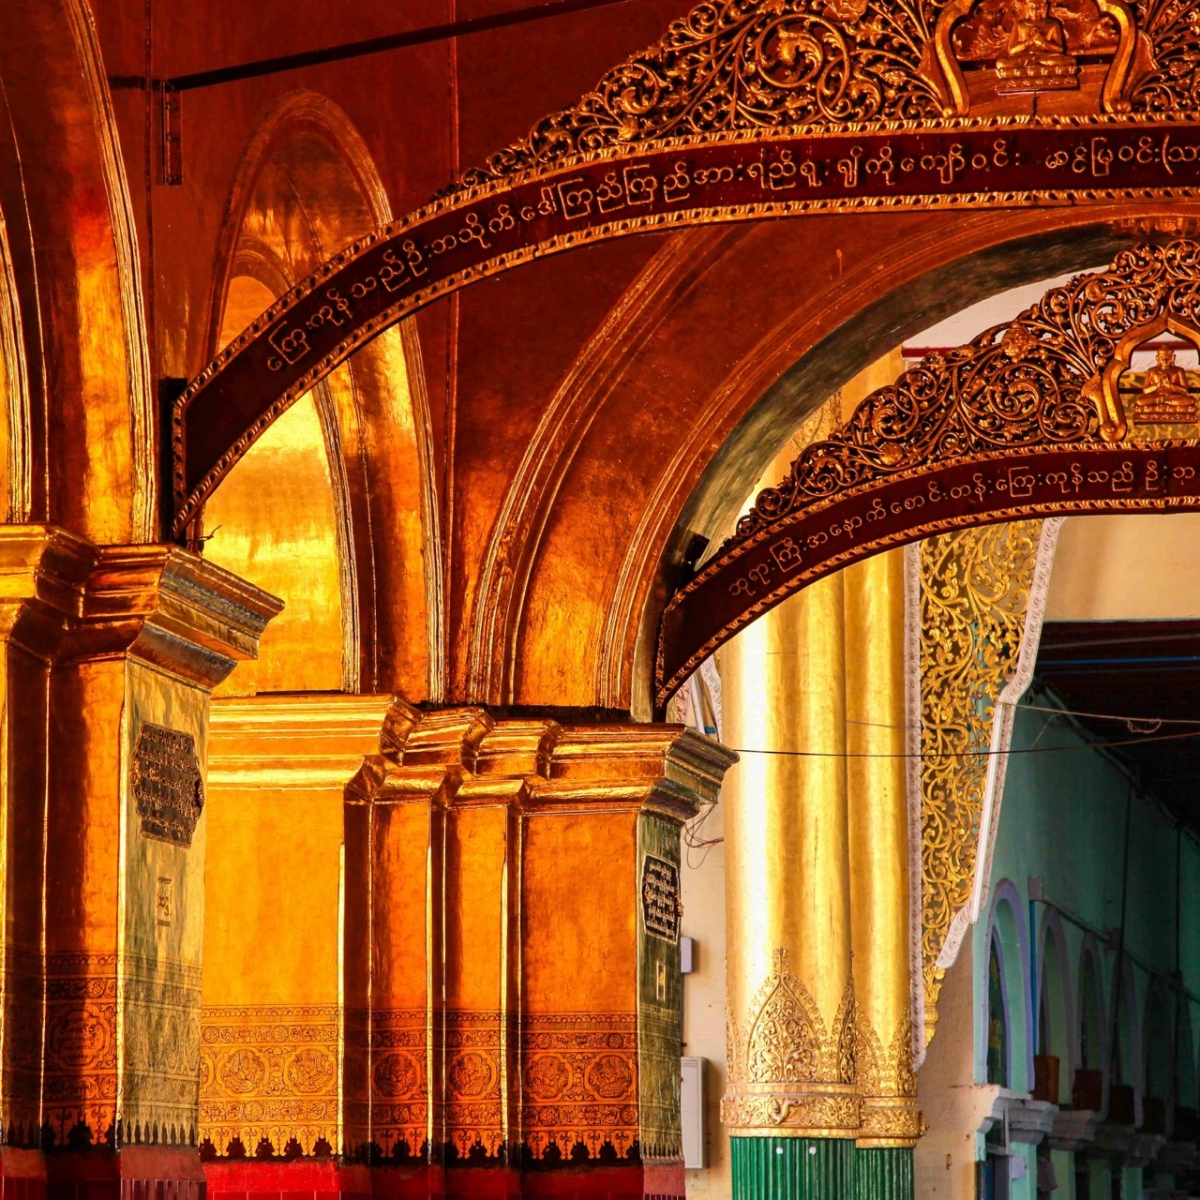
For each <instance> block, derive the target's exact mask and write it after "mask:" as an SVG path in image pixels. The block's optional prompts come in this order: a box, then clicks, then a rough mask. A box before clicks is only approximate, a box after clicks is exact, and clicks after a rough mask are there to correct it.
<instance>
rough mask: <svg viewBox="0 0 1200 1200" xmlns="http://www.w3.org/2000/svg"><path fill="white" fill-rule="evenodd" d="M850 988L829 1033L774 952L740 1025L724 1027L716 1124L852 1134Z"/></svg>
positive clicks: (850, 985)
mask: <svg viewBox="0 0 1200 1200" xmlns="http://www.w3.org/2000/svg"><path fill="white" fill-rule="evenodd" d="M856 1025H857V1016H856V1007H855V1002H854V981H853V980H852V979H850V980H847V982H846V990H845V992H844V994H843V996H842V999H841V1002H840V1003H839V1005H838V1009H837V1012H836V1014H835V1015H834V1018H833V1021H832V1022H831V1023H830V1024H829V1025H828V1026H827V1025H826V1023H825V1020H824V1019H823V1018H822V1016H821V1012H820V1009H819V1008H818V1006H817V1003H816V1001H815V1000H814V999H813V996H812V993H811V992H809V990H808V988H807V987H805V985H804V983H803V982H802V981H801V980H799V979H798V978H796V976H795V975H794V974H793V973H792V972H791V970H790V969H789V967H788V955H787V951H786V950H785V949H783V948H782V947H781V948H779V949H777V950H776V951H775V955H774V963H773V965H772V969H771V973H770V975H769V976H768V977H767V979H766V981H765V982H764V983H763V985H762V987H760V988H759V990H758V992H757V993H756V994H755V996H754V999H753V1000H752V1001H751V1003H750V1007H749V1011H748V1013H747V1015H746V1019H745V1022H744V1023H743V1024H741V1025H738V1024H737V1023H736V1022H735V1021H734V1020H733V1019H730V1020H729V1021H728V1022H727V1031H728V1032H727V1036H728V1037H729V1042H730V1046H729V1057H728V1063H729V1083H728V1091H727V1092H726V1095H725V1097H724V1099H723V1100H722V1101H721V1113H722V1118H721V1119H722V1120H723V1121H724V1122H725V1123H726V1124H728V1125H732V1126H734V1127H739V1128H750V1127H754V1128H766V1127H771V1126H777V1125H778V1126H783V1125H787V1126H794V1127H797V1128H805V1129H810V1128H811V1129H842V1130H845V1129H852V1128H854V1127H856V1126H857V1125H858V1123H859V1108H860V1106H861V1102H860V1100H859V1097H858V1094H857V1089H856V1087H855V1084H856V1081H857V1075H858V1072H857V1065H856V1055H857V1046H856V1041H857V1039H856Z"/></svg>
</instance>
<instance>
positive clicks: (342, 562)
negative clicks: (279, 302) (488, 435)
mask: <svg viewBox="0 0 1200 1200" xmlns="http://www.w3.org/2000/svg"><path fill="white" fill-rule="evenodd" d="M388 216H389V207H388V201H387V198H386V196H385V195H384V193H383V190H382V187H381V185H380V183H379V180H378V176H377V174H376V172H375V170H374V167H373V165H372V163H371V160H370V155H369V154H368V152H367V150H366V148H365V146H364V145H363V143H362V141H361V139H360V138H359V137H358V135H357V133H356V132H355V130H354V129H353V127H352V126H351V125H350V123H349V122H348V121H347V120H346V118H345V117H344V115H343V114H342V113H341V112H340V110H338V109H337V107H336V106H335V105H333V104H332V103H331V102H330V101H328V100H326V99H324V98H323V97H319V96H316V95H312V94H309V93H299V94H294V95H292V96H289V97H286V98H285V99H284V100H283V101H282V102H280V103H279V104H277V105H276V106H275V108H274V109H273V110H272V111H271V112H270V113H268V114H267V116H266V117H265V118H264V120H263V122H262V125H261V127H260V130H259V132H258V134H257V135H256V136H255V138H254V139H253V141H252V143H251V145H250V146H249V147H248V149H247V151H246V154H245V156H244V158H243V162H242V167H241V170H240V171H239V175H238V179H237V181H236V184H235V187H234V191H233V194H232V196H231V199H230V203H229V219H228V221H227V226H226V228H227V235H226V239H227V245H226V247H225V251H224V253H223V256H222V260H221V261H220V263H219V265H218V274H217V291H216V296H215V300H214V308H213V317H212V331H213V332H212V340H213V344H214V346H217V347H219V346H221V345H224V344H225V343H226V342H228V340H229V339H230V338H232V337H233V336H234V335H235V334H236V333H237V332H238V331H239V330H240V329H242V328H244V326H245V324H246V323H248V322H249V321H250V320H252V319H253V316H255V315H257V314H258V313H259V312H261V311H262V309H263V307H264V306H266V305H268V304H269V303H270V302H271V300H272V299H273V298H274V297H275V296H277V295H279V294H280V293H282V292H284V291H286V290H287V288H289V287H291V286H292V285H293V284H294V283H295V282H296V280H297V279H299V278H302V277H304V276H305V275H306V274H308V273H309V272H310V271H312V270H313V269H314V268H315V267H316V266H317V265H319V264H320V263H321V262H322V261H324V259H326V258H327V257H328V256H329V255H330V254H331V253H333V252H334V251H335V250H336V249H339V248H340V247H341V246H343V245H345V244H346V243H347V242H349V241H351V240H352V239H353V238H355V237H358V236H360V235H361V234H362V233H364V232H365V231H367V230H369V229H371V228H374V227H375V226H376V225H377V224H378V223H380V222H381V221H385V220H386V219H387V218H388ZM430 436H431V435H430V429H429V419H428V407H427V403H426V399H425V394H424V383H423V375H422V371H421V362H420V346H419V343H418V341H417V337H416V331H415V328H414V327H413V326H412V325H411V323H407V324H402V325H400V326H396V327H393V328H391V329H389V330H387V331H385V332H384V333H383V334H382V335H381V336H380V337H379V338H377V339H376V340H375V341H374V342H373V343H372V344H371V345H370V346H368V347H366V348H365V349H364V350H363V351H362V352H361V353H360V354H358V355H356V356H355V358H354V359H353V360H352V361H350V362H347V363H344V364H343V365H342V366H340V367H339V368H338V369H337V370H336V371H334V372H332V373H331V374H330V375H329V376H328V377H327V378H325V379H324V380H322V381H321V382H320V383H319V384H318V385H317V386H316V387H315V388H314V389H313V390H312V391H311V392H309V393H308V394H307V395H306V396H305V397H303V398H302V399H301V400H300V401H298V402H297V403H296V404H295V405H294V406H293V407H292V408H291V409H289V410H288V411H287V412H286V413H285V414H283V416H282V417H281V418H280V420H279V421H278V422H277V423H276V425H275V426H274V427H272V428H271V429H270V430H268V431H267V433H266V434H265V435H264V436H263V437H262V438H261V439H259V441H258V442H256V443H255V445H254V446H252V447H251V448H250V449H249V451H248V452H247V453H246V455H245V457H244V458H243V459H242V460H241V461H240V462H239V463H238V464H237V465H236V466H235V467H234V469H233V470H232V471H231V472H230V474H229V476H228V477H227V478H226V480H225V481H224V482H223V483H222V485H221V486H220V487H219V488H218V489H217V491H216V492H215V493H214V495H213V497H212V499H211V500H210V502H209V504H208V505H207V508H206V510H205V514H204V520H203V530H204V532H203V533H202V535H201V536H202V537H204V539H205V549H206V553H207V554H208V556H209V557H211V558H212V559H213V560H214V561H216V562H218V563H220V564H221V565H222V566H226V567H228V568H229V569H230V570H232V571H234V572H236V573H238V574H241V575H244V576H245V577H246V578H249V579H252V580H253V581H254V582H256V583H258V584H259V585H260V586H263V587H265V588H267V589H268V590H270V591H273V592H275V593H276V594H279V595H280V596H282V597H283V599H284V600H285V602H286V603H287V606H288V607H287V608H285V610H284V613H283V614H282V615H281V617H280V618H279V619H278V620H277V621H276V622H275V623H274V625H273V626H272V627H271V629H270V630H269V631H268V633H267V635H266V637H265V638H264V640H263V643H262V646H261V648H260V659H259V661H258V662H257V663H254V664H249V665H248V669H246V670H244V671H239V672H238V673H237V675H235V676H234V677H232V678H231V680H230V682H229V685H228V687H229V692H230V694H246V693H253V692H256V691H331V690H333V691H337V690H341V691H359V690H366V691H376V690H397V691H402V692H403V693H404V694H405V695H406V696H409V697H411V698H413V699H417V700H420V699H426V698H430V699H436V698H438V696H439V695H440V694H441V690H442V686H443V685H442V666H441V663H442V659H443V646H442V641H443V617H442V605H441V599H440V597H441V588H442V578H441V558H440V545H441V542H440V534H439V529H438V524H439V522H438V502H437V493H436V488H435V486H434V483H433V479H432V468H431V458H432V454H431V448H430ZM283 514H286V516H285V517H284V516H283ZM281 518H282V519H281Z"/></svg>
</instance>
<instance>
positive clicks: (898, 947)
mask: <svg viewBox="0 0 1200 1200" xmlns="http://www.w3.org/2000/svg"><path fill="white" fill-rule="evenodd" d="M844 576H845V584H844V586H845V596H846V750H847V752H848V753H849V755H850V756H851V757H849V758H848V759H847V762H846V792H847V809H848V812H849V825H850V854H849V861H850V919H851V929H852V939H851V940H852V943H853V947H854V991H855V998H856V999H857V1002H858V1084H859V1088H860V1090H861V1092H862V1096H863V1125H862V1129H861V1131H860V1132H859V1134H858V1144H859V1145H860V1146H886V1145H911V1144H912V1143H913V1140H914V1139H915V1138H916V1136H917V1134H918V1133H919V1132H920V1129H919V1117H918V1114H917V1110H916V1090H917V1089H916V1080H915V1078H914V1077H913V1071H912V1057H913V1023H912V991H911V987H910V983H909V882H908V861H909V855H908V795H907V786H906V762H905V757H904V755H905V751H906V749H907V746H906V740H905V736H906V725H907V720H908V716H907V713H906V711H905V669H904V664H905V659H904V637H905V632H904V631H905V624H904V553H903V551H900V550H892V551H889V552H888V553H886V554H880V555H877V556H876V557H875V558H871V559H868V560H867V561H866V562H864V563H859V564H857V565H855V566H853V567H849V568H847V570H846V571H845V572H844ZM915 718H916V714H914V719H915Z"/></svg>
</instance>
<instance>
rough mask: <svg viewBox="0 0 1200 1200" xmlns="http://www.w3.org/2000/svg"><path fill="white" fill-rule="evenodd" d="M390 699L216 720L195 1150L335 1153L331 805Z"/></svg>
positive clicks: (305, 705) (234, 706) (263, 707)
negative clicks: (198, 1146) (199, 1144)
mask: <svg viewBox="0 0 1200 1200" xmlns="http://www.w3.org/2000/svg"><path fill="white" fill-rule="evenodd" d="M390 703H391V700H390V697H386V696H384V697H379V696H343V695H308V696H303V695H301V696H286V695H285V696H272V695H260V696H256V697H253V698H245V699H242V698H230V699H218V700H215V701H214V702H213V705H212V729H211V733H210V739H209V772H208V816H207V821H208V857H207V864H206V878H207V897H206V903H205V909H204V950H205V963H206V967H205V974H204V1006H203V1009H202V1014H201V1029H202V1048H201V1075H200V1137H201V1140H202V1141H203V1142H205V1143H206V1145H205V1147H204V1149H205V1153H206V1154H212V1155H218V1156H220V1155H225V1154H227V1153H229V1150H230V1146H231V1143H233V1142H234V1140H235V1139H236V1140H237V1141H239V1142H240V1143H241V1146H242V1147H243V1149H244V1150H245V1152H246V1154H248V1155H251V1156H253V1155H254V1153H255V1152H256V1151H257V1150H258V1148H259V1146H260V1143H261V1142H262V1140H263V1139H266V1141H267V1142H269V1143H270V1146H271V1149H272V1151H273V1152H274V1153H275V1154H289V1155H291V1154H295V1153H302V1154H313V1153H314V1152H316V1151H317V1150H318V1149H319V1150H322V1151H324V1152H327V1153H333V1152H338V1151H340V1150H341V1145H342V1137H341V1095H340V1089H341V1056H342V1008H341V988H342V979H341V972H342V960H341V956H340V954H339V945H340V940H341V929H340V920H341V905H342V886H343V885H342V849H341V847H342V832H343V831H342V822H343V792H344V789H345V785H346V783H347V781H348V780H349V779H350V778H351V777H352V776H353V775H354V773H355V771H357V770H358V768H359V767H360V766H361V764H362V759H363V756H364V755H365V754H367V753H368V752H370V751H371V750H372V749H374V748H376V747H377V746H378V742H379V735H380V730H381V728H382V726H383V720H384V716H385V714H386V712H387V709H388V707H389V706H390Z"/></svg>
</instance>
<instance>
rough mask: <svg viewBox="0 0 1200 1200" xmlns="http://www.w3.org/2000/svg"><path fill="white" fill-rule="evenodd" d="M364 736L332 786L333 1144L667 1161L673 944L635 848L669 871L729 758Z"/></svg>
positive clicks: (462, 731)
mask: <svg viewBox="0 0 1200 1200" xmlns="http://www.w3.org/2000/svg"><path fill="white" fill-rule="evenodd" d="M380 746H381V750H382V753H380V754H379V755H372V756H370V757H369V758H368V759H367V761H366V762H365V763H364V765H363V768H362V770H361V771H360V772H359V773H358V775H356V777H355V779H354V780H353V781H352V783H351V785H350V786H349V787H348V788H347V792H346V839H347V840H346V853H347V867H346V883H347V893H346V959H345V978H346V983H345V996H346V1005H347V1008H346V1098H345V1105H346V1141H347V1143H348V1144H349V1145H350V1146H351V1147H354V1148H357V1147H362V1146H363V1145H369V1144H373V1145H374V1146H375V1147H377V1148H378V1151H379V1152H380V1153H382V1154H384V1155H385V1156H393V1155H396V1154H397V1153H401V1154H403V1153H404V1149H403V1148H404V1147H408V1151H409V1152H411V1151H412V1150H413V1148H414V1146H415V1145H416V1144H418V1143H423V1142H424V1140H425V1139H430V1140H431V1143H432V1144H435V1145H439V1146H444V1147H446V1148H447V1149H450V1148H452V1150H453V1152H455V1153H457V1154H458V1155H463V1154H467V1155H474V1156H475V1157H476V1158H478V1157H479V1156H482V1157H483V1160H484V1161H489V1162H493V1163H495V1162H502V1161H509V1162H511V1161H513V1159H512V1157H511V1156H512V1155H513V1154H514V1153H515V1151H516V1150H517V1148H518V1147H524V1148H525V1151H526V1152H528V1153H529V1154H530V1155H531V1156H532V1157H533V1158H534V1159H542V1158H544V1157H545V1156H546V1154H547V1152H548V1151H551V1150H552V1149H553V1150H556V1151H557V1152H558V1153H559V1154H561V1155H562V1156H563V1157H565V1158H570V1157H571V1156H572V1155H577V1154H578V1153H579V1152H580V1150H579V1147H582V1149H583V1153H584V1154H585V1155H586V1156H587V1157H589V1158H596V1157H599V1156H601V1155H603V1154H607V1153H615V1154H616V1155H617V1156H618V1157H622V1158H624V1157H626V1156H628V1155H629V1154H630V1153H631V1151H632V1150H633V1147H634V1143H635V1142H639V1143H640V1144H641V1145H642V1147H643V1148H644V1149H643V1153H645V1154H647V1155H648V1156H649V1157H651V1158H654V1159H660V1158H662V1159H666V1160H669V1161H677V1159H678V1154H679V1124H678V1122H679V1114H678V1091H677V1079H676V1075H677V1055H678V1046H679V1038H680V1031H679V1005H678V999H679V996H678V947H677V945H675V944H673V943H671V942H669V941H666V940H664V939H662V938H659V937H657V936H656V935H654V934H653V933H649V932H647V931H646V930H645V929H644V928H643V926H642V920H641V917H640V916H639V913H640V905H641V900H640V886H641V870H642V857H643V855H644V854H646V853H653V854H655V855H656V856H658V857H660V858H663V859H665V860H666V861H668V862H670V861H672V860H674V861H675V862H676V863H677V861H678V828H679V825H680V823H681V822H682V821H683V820H684V819H686V818H687V817H688V816H690V815H693V814H694V813H695V812H696V810H697V805H698V803H699V802H700V801H701V800H705V799H715V796H716V790H717V787H718V785H719V781H720V777H721V774H722V773H723V771H724V769H725V767H726V766H727V765H728V764H729V762H730V761H731V757H732V756H731V755H730V754H729V753H728V751H725V750H723V749H722V748H721V747H719V746H718V745H716V744H715V743H713V742H710V741H708V740H707V739H705V738H701V737H698V736H697V735H695V734H693V733H690V732H686V733H685V732H684V731H682V730H681V729H680V728H679V727H678V726H636V725H629V726H598V727H585V728H579V729H564V728H561V727H560V726H558V725H557V724H556V723H555V722H553V721H549V720H538V721H503V722H496V721H494V720H493V719H492V718H491V717H490V716H489V715H488V714H486V713H485V712H483V711H482V710H480V709H471V708H462V709H450V710H442V711H439V712H434V713H430V714H428V715H426V716H424V717H422V716H420V714H417V713H415V712H414V711H413V710H411V709H409V708H407V707H406V706H405V705H403V704H402V703H397V705H396V706H395V707H394V708H393V709H392V711H391V713H390V714H389V717H388V720H387V722H386V723H385V728H384V731H383V735H382V737H381V739H380ZM598 863H601V864H603V866H604V869H603V870H597V869H596V866H597V864H598ZM597 948H599V953H597ZM660 964H661V969H660ZM672 972H673V978H674V981H675V982H674V983H673V984H671V985H670V986H669V987H667V988H666V989H665V991H664V992H660V989H661V988H662V985H661V984H660V979H661V980H664V981H665V980H666V979H668V978H671V977H672Z"/></svg>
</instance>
